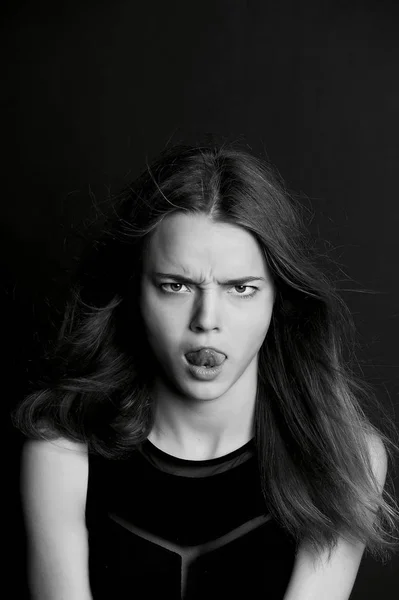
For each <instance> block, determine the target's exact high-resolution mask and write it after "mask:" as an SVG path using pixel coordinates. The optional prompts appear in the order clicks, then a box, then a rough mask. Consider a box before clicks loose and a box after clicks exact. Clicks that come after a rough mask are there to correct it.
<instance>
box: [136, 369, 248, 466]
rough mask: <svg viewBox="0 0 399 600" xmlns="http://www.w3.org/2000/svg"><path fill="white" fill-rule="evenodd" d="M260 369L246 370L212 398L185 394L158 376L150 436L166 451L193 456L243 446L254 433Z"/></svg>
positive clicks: (206, 456)
mask: <svg viewBox="0 0 399 600" xmlns="http://www.w3.org/2000/svg"><path fill="white" fill-rule="evenodd" d="M256 371H257V370H255V369H253V370H252V372H251V370H249V372H248V373H247V372H246V373H244V374H243V375H242V376H241V378H240V379H239V380H238V381H237V382H236V383H235V384H234V385H233V386H232V387H231V388H230V389H229V390H227V392H225V393H224V394H223V395H222V396H219V397H218V398H215V399H212V400H198V399H197V398H196V399H192V398H187V397H185V396H181V395H179V394H178V393H177V392H176V391H173V390H171V389H170V388H169V387H168V386H167V385H166V384H165V382H164V381H163V380H161V379H158V380H156V382H155V385H154V387H153V390H152V397H153V400H154V402H155V419H154V426H153V428H152V430H151V432H150V435H149V436H148V438H149V440H150V441H151V442H153V443H154V444H155V445H156V446H157V447H158V448H160V449H161V450H163V451H164V452H168V453H169V454H172V455H174V456H177V457H180V458H186V459H191V460H207V459H210V458H217V457H218V456H223V455H225V454H228V453H229V452H232V451H233V450H236V449H237V448H239V447H240V446H243V445H244V444H246V443H247V442H248V441H249V440H250V439H251V438H252V437H253V424H254V413H255V401H256V387H257V376H256V375H257V372H256Z"/></svg>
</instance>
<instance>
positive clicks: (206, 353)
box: [185, 348, 226, 369]
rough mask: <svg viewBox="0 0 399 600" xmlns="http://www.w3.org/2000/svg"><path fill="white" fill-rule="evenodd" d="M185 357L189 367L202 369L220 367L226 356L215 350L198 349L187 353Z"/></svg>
mask: <svg viewBox="0 0 399 600" xmlns="http://www.w3.org/2000/svg"><path fill="white" fill-rule="evenodd" d="M185 357H186V360H187V362H188V363H189V364H190V365H193V366H195V367H202V368H204V369H213V368H215V367H220V366H221V365H222V364H223V363H224V361H225V360H226V355H225V354H224V353H222V352H220V351H219V350H216V349H215V348H198V349H196V350H192V351H191V352H187V354H185Z"/></svg>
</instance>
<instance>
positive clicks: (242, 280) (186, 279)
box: [154, 272, 266, 285]
mask: <svg viewBox="0 0 399 600" xmlns="http://www.w3.org/2000/svg"><path fill="white" fill-rule="evenodd" d="M154 276H155V277H158V278H159V279H161V278H164V279H173V281H178V282H182V283H192V284H194V285H200V284H201V283H203V282H202V281H196V280H194V279H191V278H190V277H187V276H185V275H179V274H177V273H158V272H157V273H154ZM251 281H266V279H265V278H264V277H255V276H254V275H248V276H246V277H239V278H237V279H228V280H227V281H223V282H219V283H222V285H244V284H245V283H249V282H251Z"/></svg>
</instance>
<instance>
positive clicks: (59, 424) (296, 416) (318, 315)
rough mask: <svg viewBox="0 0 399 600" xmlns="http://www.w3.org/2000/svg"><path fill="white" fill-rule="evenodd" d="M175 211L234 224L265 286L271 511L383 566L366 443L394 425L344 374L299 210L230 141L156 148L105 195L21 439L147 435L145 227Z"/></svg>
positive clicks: (304, 535)
mask: <svg viewBox="0 0 399 600" xmlns="http://www.w3.org/2000/svg"><path fill="white" fill-rule="evenodd" d="M175 211H183V212H188V213H201V214H205V215H208V216H209V217H210V218H211V219H213V220H214V221H217V222H224V223H231V224H234V225H238V226H240V227H243V228H244V229H245V230H247V231H248V232H250V233H251V234H252V235H253V236H254V238H255V239H256V240H257V242H258V244H259V247H260V248H261V250H262V252H263V253H264V256H265V259H266V262H267V265H268V269H269V271H270V273H271V276H272V278H273V280H274V284H275V287H276V292H277V295H276V300H275V304H274V308H273V315H272V320H271V323H270V327H269V330H268V333H267V336H266V339H265V341H264V343H263V345H262V347H261V349H260V352H259V363H258V364H259V368H258V390H257V398H256V408H255V423H254V425H255V444H256V448H257V458H258V464H259V471H260V476H261V484H262V490H263V494H264V497H265V500H266V502H267V506H268V508H269V510H270V512H271V514H272V515H273V516H274V518H275V519H277V520H278V522H280V524H282V525H283V527H285V528H286V529H287V530H288V531H289V532H290V533H291V534H292V535H293V536H294V538H295V539H296V540H297V542H299V541H300V540H307V541H308V542H309V543H310V545H311V546H312V547H313V548H314V549H315V550H316V551H320V550H322V549H328V551H329V552H331V551H332V550H333V548H334V547H335V545H336V542H337V539H338V535H339V534H341V533H345V534H347V535H349V536H350V537H353V538H354V539H356V540H360V541H362V542H364V543H365V544H366V548H367V549H368V550H369V551H370V552H371V553H372V554H373V555H374V556H375V557H377V558H381V559H382V560H386V559H387V558H388V556H389V554H390V552H391V551H392V550H393V549H394V548H396V545H397V544H396V541H395V540H396V539H397V538H396V537H395V536H394V535H393V532H394V531H395V530H396V526H397V522H398V518H399V513H398V511H397V505H396V503H395V500H394V497H393V495H392V494H390V493H389V492H388V490H387V489H386V487H385V488H384V490H383V493H380V491H379V490H378V486H377V482H376V479H375V477H374V475H373V472H372V468H371V462H370V456H369V451H368V442H369V439H370V436H378V438H379V439H380V440H381V441H382V442H383V444H384V447H385V449H386V450H387V453H388V456H389V457H391V456H392V454H393V452H394V451H397V450H398V447H397V445H396V444H395V443H394V442H393V434H394V433H395V434H396V430H395V428H394V426H393V424H392V423H390V426H391V433H392V436H391V433H389V434H388V433H383V431H382V429H380V426H378V427H377V425H376V424H373V411H375V410H382V409H381V407H379V405H378V404H379V403H378V401H377V399H376V397H375V395H374V392H373V390H372V389H371V387H370V386H369V385H368V384H366V383H365V382H364V381H362V380H360V379H359V378H358V377H357V376H356V375H355V373H354V371H353V368H352V366H351V363H353V360H354V348H355V345H356V341H355V339H356V336H355V326H354V323H353V321H352V317H351V314H350V311H349V309H348V308H347V306H346V304H345V302H344V301H343V300H342V298H341V296H340V294H339V293H338V291H337V289H336V287H335V285H334V283H333V281H332V278H330V277H328V276H327V275H326V273H325V272H324V270H321V269H320V268H319V267H318V265H317V262H318V259H319V258H320V257H319V256H318V255H317V253H316V252H315V251H314V248H313V246H312V244H311V240H310V236H309V234H308V233H307V230H306V227H305V226H304V219H303V216H302V213H301V207H300V204H299V203H298V202H296V201H295V200H294V199H293V197H292V196H291V195H290V194H289V193H288V192H287V190H286V189H285V186H284V183H283V182H282V181H281V179H280V178H279V176H278V175H277V174H276V173H275V171H274V170H273V169H272V168H271V167H270V165H268V164H267V162H266V161H264V160H263V159H260V158H257V157H255V156H254V155H253V154H252V153H250V152H248V151H247V150H246V149H243V148H239V147H236V146H235V145H234V144H221V145H215V144H213V145H208V146H206V145H204V146H188V145H180V144H179V145H175V146H173V147H172V148H169V149H166V150H164V151H163V152H162V153H161V154H160V155H159V156H158V157H157V158H156V159H155V160H154V161H153V162H152V164H151V166H149V165H147V168H146V169H144V170H143V171H142V173H141V174H140V175H139V176H138V177H137V178H136V180H135V181H134V182H133V183H132V184H131V185H129V186H128V187H127V188H126V189H124V190H123V191H122V192H121V193H120V194H118V195H117V196H116V197H115V198H114V202H113V205H112V213H111V214H110V215H108V216H107V218H106V219H105V221H104V223H103V228H102V232H101V235H100V236H99V237H98V238H97V239H96V240H95V242H94V243H93V245H92V247H91V248H90V251H89V252H88V253H86V255H85V256H84V257H83V259H82V262H81V266H80V269H79V271H78V273H77V276H76V280H75V282H74V286H73V288H72V290H71V294H70V297H69V298H68V301H67V303H66V307H65V314H64V317H63V321H62V325H61V327H60V330H59V333H58V337H57V340H56V342H55V343H54V344H52V345H51V347H50V348H49V349H48V350H47V353H46V357H45V358H46V364H47V365H48V368H47V369H46V370H45V371H44V374H43V376H42V377H41V378H40V380H39V382H38V383H37V385H36V388H35V389H34V391H31V393H30V394H29V395H28V396H27V397H26V398H24V399H23V401H22V402H21V404H20V405H19V407H17V409H16V411H15V412H14V415H13V421H14V424H15V425H16V427H17V428H18V429H19V430H21V431H22V432H23V433H24V434H25V435H27V436H29V437H41V438H43V437H44V438H46V439H48V438H54V437H57V436H60V435H62V436H66V437H68V438H70V439H72V440H77V441H84V442H86V443H87V444H88V447H89V451H91V452H95V453H98V454H101V455H103V456H104V457H106V458H117V457H120V456H122V455H124V454H126V453H127V452H129V451H130V450H131V449H132V448H133V447H134V446H135V445H136V444H138V443H140V442H141V441H143V440H144V439H146V437H147V436H148V434H149V432H150V430H151V427H152V423H153V410H152V409H153V406H152V401H151V398H150V395H149V393H148V390H149V383H150V381H151V375H152V374H151V368H150V365H151V361H150V358H151V354H150V349H149V346H148V343H147V341H146V338H145V335H144V328H143V326H142V322H141V318H140V310H139V296H140V277H141V263H142V257H143V253H144V252H145V248H146V244H147V243H148V241H149V239H150V238H151V232H152V231H153V230H154V229H155V228H156V227H157V225H158V224H159V223H160V222H161V220H162V219H163V218H165V217H166V216H167V215H170V214H171V213H173V212H175ZM391 437H392V439H391ZM370 515H372V518H371V519H370V518H368V516H370Z"/></svg>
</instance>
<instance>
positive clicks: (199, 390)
mask: <svg viewBox="0 0 399 600" xmlns="http://www.w3.org/2000/svg"><path fill="white" fill-rule="evenodd" d="M179 389H180V391H181V392H182V394H183V395H184V396H185V397H186V398H187V399H189V400H194V401H197V402H201V401H203V402H206V401H210V400H217V399H218V398H220V396H223V394H225V393H226V392H227V391H228V390H229V389H230V386H226V383H221V382H220V383H219V382H216V381H207V382H203V381H199V382H193V383H191V384H189V385H185V386H180V387H179Z"/></svg>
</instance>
